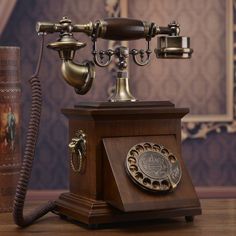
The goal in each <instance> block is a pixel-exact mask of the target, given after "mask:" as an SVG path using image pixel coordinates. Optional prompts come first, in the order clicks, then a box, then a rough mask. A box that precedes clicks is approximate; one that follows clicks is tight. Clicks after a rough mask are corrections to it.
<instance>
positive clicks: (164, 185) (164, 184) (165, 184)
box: [161, 180, 170, 190]
mask: <svg viewBox="0 0 236 236" xmlns="http://www.w3.org/2000/svg"><path fill="white" fill-rule="evenodd" d="M169 188H170V183H169V181H167V180H163V181H161V189H162V190H168V189H169Z"/></svg>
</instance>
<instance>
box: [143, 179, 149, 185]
mask: <svg viewBox="0 0 236 236" xmlns="http://www.w3.org/2000/svg"><path fill="white" fill-rule="evenodd" d="M143 184H144V185H150V184H151V180H150V179H148V178H144V179H143Z"/></svg>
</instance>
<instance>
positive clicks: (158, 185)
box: [152, 181, 161, 189]
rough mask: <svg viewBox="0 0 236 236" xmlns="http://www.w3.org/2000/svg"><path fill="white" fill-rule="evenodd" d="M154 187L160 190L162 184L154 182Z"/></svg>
mask: <svg viewBox="0 0 236 236" xmlns="http://www.w3.org/2000/svg"><path fill="white" fill-rule="evenodd" d="M152 187H153V188H154V189H160V187H161V185H160V183H159V182H158V181H154V182H153V183H152Z"/></svg>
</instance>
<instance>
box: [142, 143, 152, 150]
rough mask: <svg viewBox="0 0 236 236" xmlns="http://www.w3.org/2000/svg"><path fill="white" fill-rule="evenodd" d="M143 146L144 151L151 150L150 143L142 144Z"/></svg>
mask: <svg viewBox="0 0 236 236" xmlns="http://www.w3.org/2000/svg"><path fill="white" fill-rule="evenodd" d="M143 146H144V148H145V149H146V150H151V149H152V145H151V144H150V143H144V145H143Z"/></svg>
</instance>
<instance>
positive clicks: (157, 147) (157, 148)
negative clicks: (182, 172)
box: [152, 144, 161, 151]
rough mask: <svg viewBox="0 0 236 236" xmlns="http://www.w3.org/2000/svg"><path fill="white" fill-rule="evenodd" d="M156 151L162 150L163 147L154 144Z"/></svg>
mask: <svg viewBox="0 0 236 236" xmlns="http://www.w3.org/2000/svg"><path fill="white" fill-rule="evenodd" d="M152 148H153V149H154V150H155V151H160V150H161V147H160V146H159V145H157V144H154V145H153V147H152Z"/></svg>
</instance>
